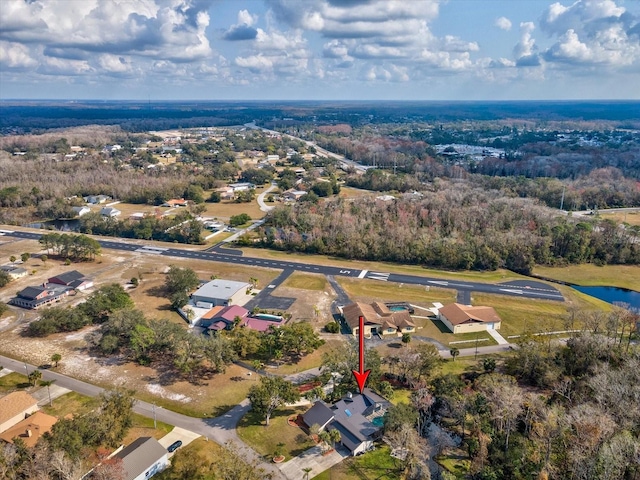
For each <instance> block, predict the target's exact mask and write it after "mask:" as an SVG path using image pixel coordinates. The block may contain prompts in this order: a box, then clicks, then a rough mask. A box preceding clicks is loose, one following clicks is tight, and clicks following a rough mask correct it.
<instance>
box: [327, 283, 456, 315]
mask: <svg viewBox="0 0 640 480" xmlns="http://www.w3.org/2000/svg"><path fill="white" fill-rule="evenodd" d="M337 280H338V283H339V284H340V286H341V287H342V288H344V290H345V291H346V292H347V294H349V297H350V298H351V299H352V300H354V301H356V300H358V301H371V302H372V301H376V300H379V301H383V302H387V301H388V302H401V301H407V302H411V303H416V304H418V305H421V306H425V307H432V306H433V305H432V303H433V302H441V303H451V302H455V299H456V293H455V290H449V289H442V288H434V287H429V290H426V287H422V286H416V285H402V286H400V284H398V283H391V282H379V281H375V280H369V279H365V278H350V277H339V278H338V279H337ZM417 312H420V311H419V310H418V311H417ZM416 314H417V315H421V314H420V313H416Z"/></svg>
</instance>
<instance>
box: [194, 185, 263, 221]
mask: <svg viewBox="0 0 640 480" xmlns="http://www.w3.org/2000/svg"><path fill="white" fill-rule="evenodd" d="M263 190H264V189H263V188H258V189H256V199H254V200H253V201H252V202H251V203H235V202H233V201H231V200H223V201H221V202H219V203H210V202H205V203H204V204H203V205H205V206H206V207H207V209H206V210H205V211H204V212H203V213H201V214H200V215H202V216H203V217H214V218H217V219H219V220H229V218H231V217H233V216H234V215H239V214H241V213H246V214H247V215H249V216H250V217H251V219H252V220H259V219H261V218H262V217H264V216H265V212H263V211H262V210H260V205H258V200H257V198H258V195H260V193H262V191H263ZM210 195H211V191H206V192H205V193H204V198H209V196H210Z"/></svg>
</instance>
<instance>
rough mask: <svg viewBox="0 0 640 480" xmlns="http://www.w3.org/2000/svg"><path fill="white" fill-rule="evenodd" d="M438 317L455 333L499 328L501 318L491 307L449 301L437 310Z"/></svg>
mask: <svg viewBox="0 0 640 480" xmlns="http://www.w3.org/2000/svg"><path fill="white" fill-rule="evenodd" d="M438 319H439V320H441V321H442V323H444V324H445V325H446V327H447V328H448V329H449V330H451V331H452V332H453V333H454V334H455V333H468V332H481V331H485V330H499V329H500V325H501V322H502V320H501V319H500V316H499V315H498V313H497V312H496V311H495V310H494V308H493V307H480V306H478V307H472V306H470V305H462V304H460V303H451V304H449V305H445V306H444V307H442V308H440V309H439V310H438Z"/></svg>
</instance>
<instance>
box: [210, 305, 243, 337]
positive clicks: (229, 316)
mask: <svg viewBox="0 0 640 480" xmlns="http://www.w3.org/2000/svg"><path fill="white" fill-rule="evenodd" d="M248 315H249V310H247V309H246V308H244V307H241V306H239V305H229V306H226V307H220V306H217V307H213V308H212V309H211V310H209V312H207V313H205V314H204V315H203V316H202V317H200V326H201V327H204V328H207V329H208V331H210V332H217V331H220V330H225V329H226V330H230V329H231V328H232V327H233V324H234V323H235V321H236V318H239V319H240V321H242V320H244V319H245V318H246V317H247V316H248Z"/></svg>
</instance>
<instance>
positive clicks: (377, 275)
mask: <svg viewBox="0 0 640 480" xmlns="http://www.w3.org/2000/svg"><path fill="white" fill-rule="evenodd" d="M389 275H391V274H390V273H381V272H369V274H368V276H367V278H370V279H371V280H381V281H383V282H386V281H387V280H389Z"/></svg>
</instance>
